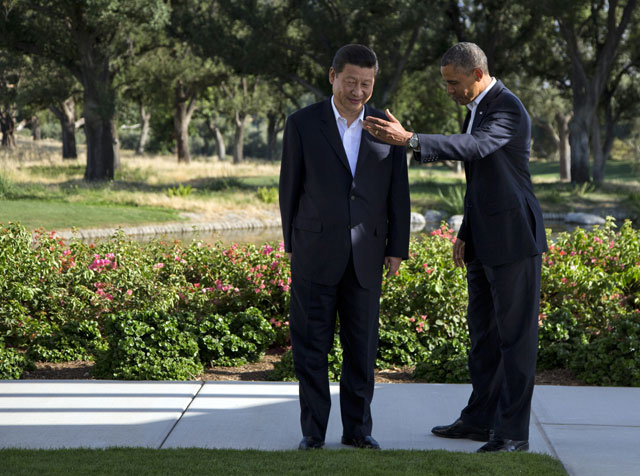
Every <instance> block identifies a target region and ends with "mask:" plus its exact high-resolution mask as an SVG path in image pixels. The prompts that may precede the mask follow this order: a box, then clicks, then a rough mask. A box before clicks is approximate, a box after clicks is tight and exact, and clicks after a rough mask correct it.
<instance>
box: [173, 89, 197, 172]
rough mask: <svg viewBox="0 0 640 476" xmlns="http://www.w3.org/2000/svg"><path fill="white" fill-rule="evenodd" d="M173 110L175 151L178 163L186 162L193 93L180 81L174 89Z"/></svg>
mask: <svg viewBox="0 0 640 476" xmlns="http://www.w3.org/2000/svg"><path fill="white" fill-rule="evenodd" d="M175 94H176V96H175V112H174V115H173V127H174V129H173V130H174V134H175V136H176V151H177V154H178V163H181V164H188V163H190V162H191V152H190V150H189V123H190V122H191V116H192V115H193V111H195V109H196V106H195V94H193V93H192V92H189V91H187V90H186V89H185V86H184V84H183V83H182V81H178V83H177V84H176V91H175Z"/></svg>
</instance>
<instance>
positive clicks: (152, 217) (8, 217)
mask: <svg viewBox="0 0 640 476" xmlns="http://www.w3.org/2000/svg"><path fill="white" fill-rule="evenodd" d="M0 203H1V204H2V205H1V207H0V223H7V222H9V221H12V222H20V223H22V224H23V225H24V226H26V227H27V228H32V229H35V228H44V229H45V230H59V229H64V228H73V227H77V228H100V227H110V226H111V227H117V226H119V225H139V224H143V223H159V222H166V221H180V220H181V218H180V215H179V213H178V212H177V211H176V210H171V209H161V208H151V207H133V206H118V205H87V204H84V203H67V202H61V201H47V200H33V199H24V200H2V202H0Z"/></svg>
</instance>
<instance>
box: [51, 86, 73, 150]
mask: <svg viewBox="0 0 640 476" xmlns="http://www.w3.org/2000/svg"><path fill="white" fill-rule="evenodd" d="M49 110H50V111H51V112H52V113H53V114H54V115H55V116H56V117H57V118H58V120H59V121H60V128H61V129H62V158H63V159H77V158H78V151H77V149H76V100H75V99H74V97H73V96H71V97H70V98H68V99H67V100H65V101H63V102H62V103H59V104H58V105H56V106H51V107H49Z"/></svg>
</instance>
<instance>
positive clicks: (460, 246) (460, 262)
mask: <svg viewBox="0 0 640 476" xmlns="http://www.w3.org/2000/svg"><path fill="white" fill-rule="evenodd" d="M453 262H454V263H455V265H456V266H458V267H459V268H464V241H462V240H461V239H460V238H456V242H455V243H454V244H453Z"/></svg>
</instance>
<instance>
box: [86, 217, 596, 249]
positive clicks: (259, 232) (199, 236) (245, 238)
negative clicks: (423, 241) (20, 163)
mask: <svg viewBox="0 0 640 476" xmlns="http://www.w3.org/2000/svg"><path fill="white" fill-rule="evenodd" d="M578 226H580V228H583V229H587V230H589V229H591V227H590V226H585V225H575V224H572V223H565V222H564V221H551V220H547V221H545V227H546V228H551V230H552V233H551V238H552V239H553V238H554V237H555V236H557V235H558V233H561V232H563V231H569V232H570V231H572V230H574V229H575V228H577V227H578ZM438 227H439V226H438V225H437V224H436V223H427V226H426V227H425V228H424V229H422V230H419V231H413V232H412V233H411V235H412V236H413V237H419V236H421V235H424V234H426V233H429V232H431V231H433V230H435V229H436V228H438ZM131 238H132V239H133V240H135V241H140V242H145V241H150V240H153V239H166V240H172V241H173V240H179V241H182V242H184V243H191V242H192V241H193V240H199V241H202V242H203V243H210V244H213V243H216V242H218V241H220V242H222V243H223V244H224V245H230V244H232V243H251V244H254V245H259V244H262V243H265V242H273V241H282V230H281V229H280V228H279V227H270V228H254V229H241V230H223V231H216V232H197V233H193V232H188V233H173V234H166V235H134V236H131ZM91 241H100V240H95V239H92V240H91Z"/></svg>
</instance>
